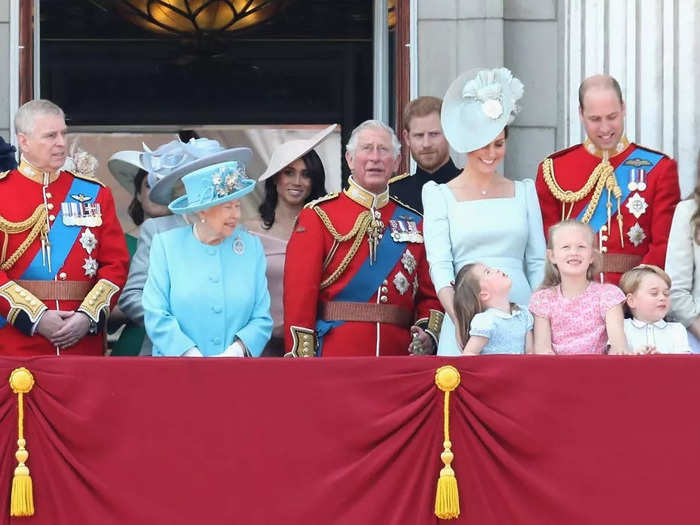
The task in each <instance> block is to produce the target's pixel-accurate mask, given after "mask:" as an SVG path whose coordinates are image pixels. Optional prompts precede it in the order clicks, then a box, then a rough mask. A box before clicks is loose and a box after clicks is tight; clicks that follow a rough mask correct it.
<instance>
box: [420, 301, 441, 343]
mask: <svg viewBox="0 0 700 525" xmlns="http://www.w3.org/2000/svg"><path fill="white" fill-rule="evenodd" d="M443 319H445V314H444V312H441V311H440V310H432V309H431V310H430V316H429V317H428V328H426V330H425V331H426V332H429V333H430V334H432V335H433V337H435V340H436V341H439V340H440V330H441V329H442V321H443Z"/></svg>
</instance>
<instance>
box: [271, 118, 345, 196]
mask: <svg viewBox="0 0 700 525" xmlns="http://www.w3.org/2000/svg"><path fill="white" fill-rule="evenodd" d="M337 127H338V125H337V124H331V125H330V126H328V127H327V128H326V129H324V130H323V131H319V132H318V133H316V135H314V136H313V137H311V138H309V139H299V140H288V141H287V142H283V143H282V144H279V145H278V146H277V147H276V148H275V150H274V151H273V152H272V157H271V158H270V162H269V163H268V164H267V169H266V170H265V172H264V173H263V174H262V175H260V177H258V182H262V181H264V180H266V179H269V178H270V177H272V176H273V175H275V174H276V173H278V172H279V171H280V170H282V168H284V167H285V166H289V165H290V164H291V163H292V162H294V161H295V160H297V159H298V158H301V157H303V156H304V155H306V154H307V153H308V152H309V151H311V150H312V149H314V148H315V147H316V146H318V145H319V144H320V143H321V142H323V140H324V139H325V138H326V137H328V135H330V134H331V133H333V131H335V128H337Z"/></svg>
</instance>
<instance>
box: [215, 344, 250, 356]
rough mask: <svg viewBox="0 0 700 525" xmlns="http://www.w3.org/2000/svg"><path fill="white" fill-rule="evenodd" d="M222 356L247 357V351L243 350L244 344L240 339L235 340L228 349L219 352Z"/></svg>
mask: <svg viewBox="0 0 700 525" xmlns="http://www.w3.org/2000/svg"><path fill="white" fill-rule="evenodd" d="M219 356H220V357H245V352H244V351H243V345H242V344H241V343H239V342H238V341H235V342H234V343H233V344H232V345H230V346H229V347H228V348H227V349H226V350H224V351H223V352H221V353H220V354H219Z"/></svg>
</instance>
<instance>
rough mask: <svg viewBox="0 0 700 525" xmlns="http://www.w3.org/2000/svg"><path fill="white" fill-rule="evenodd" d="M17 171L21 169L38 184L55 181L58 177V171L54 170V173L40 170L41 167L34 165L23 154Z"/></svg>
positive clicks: (21, 171) (22, 172) (23, 173)
mask: <svg viewBox="0 0 700 525" xmlns="http://www.w3.org/2000/svg"><path fill="white" fill-rule="evenodd" d="M17 171H19V172H20V173H21V174H22V175H24V176H25V177H27V178H28V179H30V180H33V181H34V182H36V183H37V184H42V185H46V184H49V183H51V182H54V181H55V180H56V179H58V173H59V172H58V171H54V172H53V173H49V172H44V171H42V170H40V169H39V168H37V167H35V166H33V165H32V164H30V163H29V162H28V161H27V159H25V158H24V157H23V156H22V157H20V160H19V166H17ZM46 175H48V179H47V178H46Z"/></svg>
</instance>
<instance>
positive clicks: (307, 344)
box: [284, 326, 318, 357]
mask: <svg viewBox="0 0 700 525" xmlns="http://www.w3.org/2000/svg"><path fill="white" fill-rule="evenodd" d="M289 331H290V332H291V333H292V349H291V350H290V351H289V352H287V353H286V354H284V357H315V356H316V349H317V348H318V341H317V340H316V332H314V331H313V330H311V329H309V328H304V327H301V326H290V327H289Z"/></svg>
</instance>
